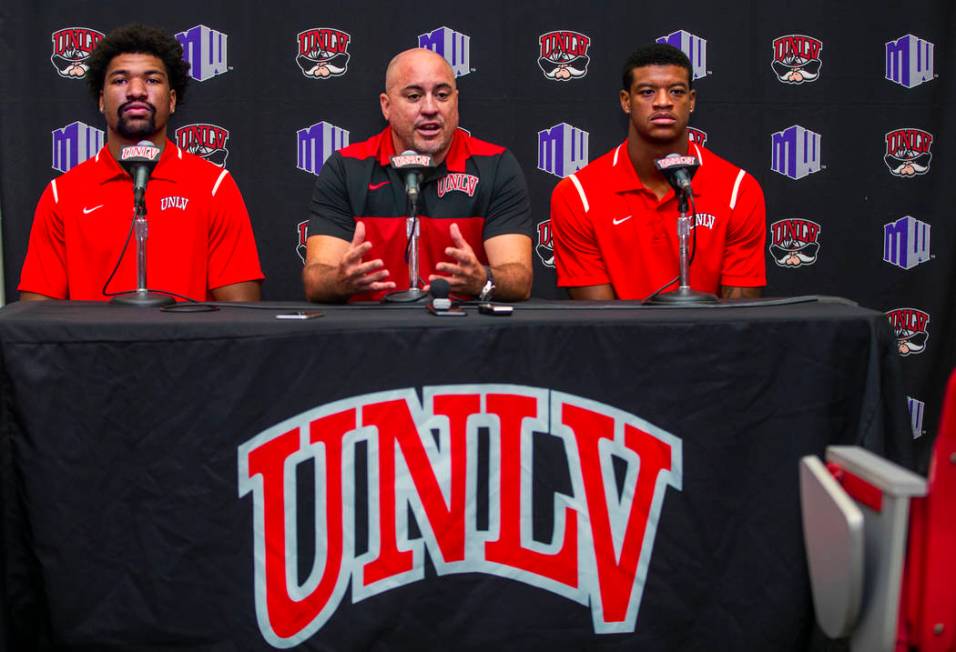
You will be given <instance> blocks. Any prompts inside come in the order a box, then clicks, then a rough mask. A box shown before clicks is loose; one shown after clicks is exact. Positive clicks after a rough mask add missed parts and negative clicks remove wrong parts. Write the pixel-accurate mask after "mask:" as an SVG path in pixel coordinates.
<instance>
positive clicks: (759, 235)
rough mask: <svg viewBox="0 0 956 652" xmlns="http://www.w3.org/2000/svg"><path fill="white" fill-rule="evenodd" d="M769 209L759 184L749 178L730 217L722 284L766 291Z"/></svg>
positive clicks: (744, 179)
mask: <svg viewBox="0 0 956 652" xmlns="http://www.w3.org/2000/svg"><path fill="white" fill-rule="evenodd" d="M766 211H767V209H766V207H765V205H764V196H763V190H761V188H760V184H758V183H757V180H756V179H754V178H753V177H752V176H750V175H749V174H746V175H745V176H744V178H743V180H742V181H741V184H740V192H739V196H738V199H737V203H736V206H735V207H734V211H733V214H732V216H731V224H730V230H729V231H728V233H727V242H726V246H725V247H724V259H723V262H722V264H721V270H720V284H721V285H722V286H730V287H763V286H765V285H766V284H767V259H766V255H765V254H764V244H765V240H766V236H767V212H766Z"/></svg>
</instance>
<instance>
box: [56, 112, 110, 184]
mask: <svg viewBox="0 0 956 652" xmlns="http://www.w3.org/2000/svg"><path fill="white" fill-rule="evenodd" d="M52 133H53V169H54V170H59V171H60V172H67V171H68V170H69V169H70V168H72V167H75V166H77V165H79V164H80V163H82V162H83V161H85V160H86V159H88V158H90V157H91V156H93V155H94V154H96V152H98V151H99V150H100V148H101V147H102V146H103V132H102V131H101V130H100V129H97V128H96V127H91V126H90V125H88V124H84V123H82V122H73V123H70V124H68V125H66V126H65V127H63V128H62V129H54V130H53V132H52Z"/></svg>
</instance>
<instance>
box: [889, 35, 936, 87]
mask: <svg viewBox="0 0 956 652" xmlns="http://www.w3.org/2000/svg"><path fill="white" fill-rule="evenodd" d="M935 57H936V46H935V45H933V44H932V43H930V42H929V41H926V40H924V39H921V38H919V37H918V36H913V35H912V34H906V35H905V36H901V37H899V38H898V39H896V40H895V41H887V42H886V75H885V76H886V79H888V80H890V81H891V82H894V83H896V84H899V85H900V86H903V87H905V88H913V87H915V86H919V85H920V84H923V83H925V82H928V81H932V79H933V78H934V77H935V76H936V75H935V70H934V65H935Z"/></svg>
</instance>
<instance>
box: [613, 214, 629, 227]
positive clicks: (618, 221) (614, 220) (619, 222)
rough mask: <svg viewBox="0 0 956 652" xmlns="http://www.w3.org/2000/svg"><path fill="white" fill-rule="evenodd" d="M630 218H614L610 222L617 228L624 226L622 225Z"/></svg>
mask: <svg viewBox="0 0 956 652" xmlns="http://www.w3.org/2000/svg"><path fill="white" fill-rule="evenodd" d="M631 217H632V216H631V215H628V216H627V217H622V218H620V219H618V218H616V217H615V218H614V219H613V220H611V222H613V223H614V226H617V225H618V224H624V223H625V222H627V221H628V220H629V219H631Z"/></svg>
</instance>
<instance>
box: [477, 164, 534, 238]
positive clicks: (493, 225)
mask: <svg viewBox="0 0 956 652" xmlns="http://www.w3.org/2000/svg"><path fill="white" fill-rule="evenodd" d="M509 233H520V234H521V235H526V236H528V237H529V238H530V237H532V224H531V202H530V201H529V199H528V186H527V184H526V183H525V179H524V173H522V172H521V166H519V165H518V160H517V159H516V158H515V157H514V154H512V153H511V152H510V151H508V150H505V152H504V153H503V154H502V155H501V156H500V157H499V158H498V166H497V168H496V169H495V182H494V191H493V192H492V195H491V202H490V204H489V205H488V213H487V215H485V228H484V232H483V233H482V238H483V239H484V240H487V239H489V238H493V237H495V236H496V235H505V234H509Z"/></svg>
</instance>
